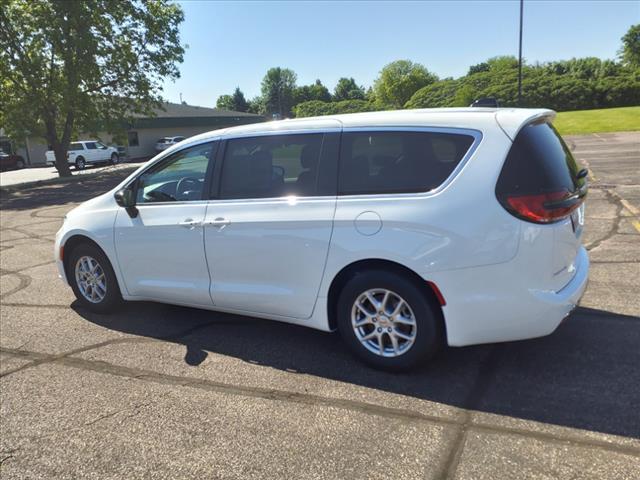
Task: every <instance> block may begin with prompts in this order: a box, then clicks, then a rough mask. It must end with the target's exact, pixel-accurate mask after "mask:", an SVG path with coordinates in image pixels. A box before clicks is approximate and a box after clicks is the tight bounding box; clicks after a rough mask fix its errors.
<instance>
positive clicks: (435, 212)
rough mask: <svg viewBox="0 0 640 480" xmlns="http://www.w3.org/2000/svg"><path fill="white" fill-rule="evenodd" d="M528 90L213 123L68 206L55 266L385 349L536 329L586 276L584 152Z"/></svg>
mask: <svg viewBox="0 0 640 480" xmlns="http://www.w3.org/2000/svg"><path fill="white" fill-rule="evenodd" d="M554 117H555V112H553V111H551V110H543V109H536V110H530V109H495V108H462V109H434V110H414V111H411V110H407V111H398V112H378V113H364V114H352V115H337V116H334V117H322V118H317V119H303V120H285V121H282V122H277V123H275V122H274V123H269V124H255V125H248V126H242V127H236V128H230V129H225V130H218V131H213V132H210V133H207V134H202V135H199V136H196V137H194V138H190V139H189V140H188V141H187V142H185V143H184V145H182V146H180V148H175V149H172V151H170V152H167V153H166V154H165V155H160V156H158V157H156V158H155V159H153V160H152V161H150V162H149V163H147V164H146V165H145V166H144V167H142V168H141V169H139V170H138V171H137V172H135V173H133V174H132V175H131V176H129V177H128V178H127V179H126V180H124V181H123V182H122V183H121V184H120V185H118V186H117V187H115V188H114V189H113V190H111V191H110V192H107V193H105V194H103V195H100V196H98V197H96V198H94V199H93V200H90V201H88V202H86V203H84V204H82V205H80V206H79V207H78V208H76V209H74V210H72V211H71V212H69V213H68V214H67V216H66V220H65V222H64V224H63V226H62V228H61V229H60V231H59V232H58V234H57V236H56V242H55V252H56V253H55V257H56V261H57V265H58V269H59V273H60V276H61V277H62V278H63V279H64V280H65V281H66V282H68V284H69V285H70V286H71V288H72V289H73V292H74V293H75V296H76V297H77V298H78V301H79V302H80V304H81V305H82V306H83V307H84V308H87V309H90V310H93V311H96V312H103V313H104V312H109V311H112V310H113V309H114V308H116V307H117V306H118V305H119V304H120V303H121V301H122V300H123V299H125V300H147V301H157V302H165V303H172V304H177V305H188V306H192V307H198V308H204V309H209V310H217V311H222V312H231V313H237V314H241V315H253V316H256V317H263V318H267V319H272V320H280V321H283V322H289V323H294V324H298V325H304V326H307V327H311V328H316V329H319V330H325V331H332V330H336V329H337V330H338V331H339V332H340V334H341V336H342V337H343V339H344V341H345V342H346V344H347V345H348V346H349V347H350V348H351V350H353V352H354V353H355V354H356V355H358V356H359V357H361V358H362V359H364V360H365V361H367V362H368V363H370V364H372V365H374V366H377V367H381V368H387V369H404V368H409V367H411V366H414V365H416V364H418V363H420V362H423V361H425V360H426V359H428V358H429V357H431V356H432V355H433V354H434V353H435V352H436V351H437V349H438V348H439V347H440V346H441V345H443V344H448V345H451V346H463V345H472V344H480V343H487V342H503V341H511V340H520V339H526V338H532V337H539V336H543V335H547V334H550V333H551V332H553V331H554V330H555V329H556V327H558V325H559V324H560V322H561V321H562V320H563V319H564V318H565V317H566V316H567V315H568V314H569V313H570V312H571V311H572V310H573V309H574V307H575V306H576V304H577V303H578V300H579V299H580V298H581V296H582V293H583V292H584V289H585V287H586V284H587V276H588V270H589V259H588V256H587V252H586V250H585V248H584V247H583V246H582V245H581V238H582V231H583V224H584V199H585V195H586V192H587V184H586V179H585V175H586V171H585V170H581V169H580V168H579V167H578V166H577V164H576V162H575V160H574V158H573V157H572V155H571V152H570V151H569V149H568V148H567V147H566V145H565V144H564V142H563V141H562V139H561V137H560V136H559V135H558V133H557V132H556V131H555V129H554V128H553V126H552V121H553V119H554Z"/></svg>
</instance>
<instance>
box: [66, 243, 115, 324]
mask: <svg viewBox="0 0 640 480" xmlns="http://www.w3.org/2000/svg"><path fill="white" fill-rule="evenodd" d="M83 257H90V258H92V259H94V260H95V261H96V262H97V263H98V264H99V266H100V268H101V269H102V272H103V273H104V277H105V284H106V292H105V294H104V297H103V298H102V300H100V301H98V302H92V301H89V300H88V299H87V298H86V297H85V296H84V294H83V293H82V291H81V289H80V286H79V285H78V282H77V280H76V265H77V264H78V261H79V260H80V259H81V258H83ZM65 263H66V265H67V268H66V273H67V277H68V278H67V279H68V280H69V284H70V285H71V288H72V289H73V293H74V294H75V296H76V298H77V299H78V302H79V303H80V305H81V306H82V307H83V308H85V309H87V310H90V311H92V312H96V313H109V312H113V311H115V310H117V309H118V307H120V306H121V305H122V295H121V293H120V287H119V286H118V281H117V279H116V275H115V273H114V272H113V267H112V266H111V262H109V259H108V258H107V256H106V255H105V254H104V253H103V252H102V250H100V249H99V248H98V247H96V246H95V245H92V244H86V243H85V244H81V245H78V246H77V247H75V248H74V249H73V250H72V251H71V253H70V254H69V257H68V259H67V260H66V262H65Z"/></svg>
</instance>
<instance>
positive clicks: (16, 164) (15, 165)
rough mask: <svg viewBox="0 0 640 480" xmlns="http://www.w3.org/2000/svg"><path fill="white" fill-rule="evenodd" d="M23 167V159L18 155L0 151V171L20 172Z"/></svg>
mask: <svg viewBox="0 0 640 480" xmlns="http://www.w3.org/2000/svg"><path fill="white" fill-rule="evenodd" d="M25 165H26V163H24V158H22V157H21V156H20V155H12V154H9V153H4V152H3V151H1V150H0V170H2V171H5V170H20V169H21V168H24V167H25Z"/></svg>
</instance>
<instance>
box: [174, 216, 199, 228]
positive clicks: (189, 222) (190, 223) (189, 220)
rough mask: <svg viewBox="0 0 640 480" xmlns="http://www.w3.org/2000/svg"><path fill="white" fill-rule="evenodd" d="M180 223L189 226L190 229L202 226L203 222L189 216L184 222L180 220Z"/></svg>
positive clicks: (185, 226)
mask: <svg viewBox="0 0 640 480" xmlns="http://www.w3.org/2000/svg"><path fill="white" fill-rule="evenodd" d="M178 225H180V226H181V227H184V228H188V229H189V230H193V229H194V228H196V227H200V226H202V222H199V221H197V220H193V219H192V218H187V219H186V220H185V221H184V222H178Z"/></svg>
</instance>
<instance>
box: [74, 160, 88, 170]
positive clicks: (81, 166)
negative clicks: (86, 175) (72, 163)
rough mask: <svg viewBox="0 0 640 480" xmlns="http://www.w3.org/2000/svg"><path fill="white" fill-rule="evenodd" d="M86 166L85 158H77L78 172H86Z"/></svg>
mask: <svg viewBox="0 0 640 480" xmlns="http://www.w3.org/2000/svg"><path fill="white" fill-rule="evenodd" d="M86 166H87V164H86V163H85V161H84V158H82V157H78V158H76V170H84V169H85V167H86Z"/></svg>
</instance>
